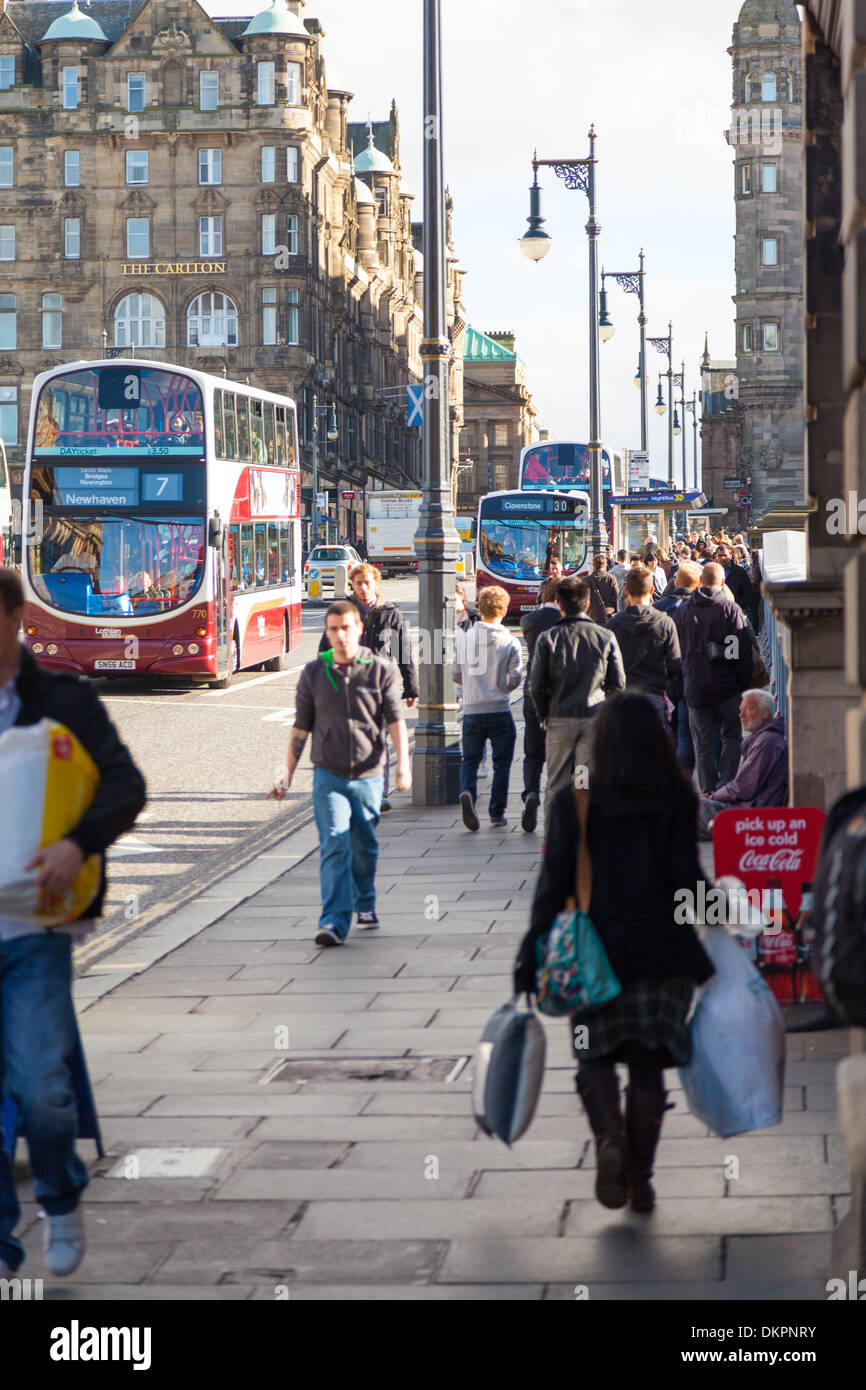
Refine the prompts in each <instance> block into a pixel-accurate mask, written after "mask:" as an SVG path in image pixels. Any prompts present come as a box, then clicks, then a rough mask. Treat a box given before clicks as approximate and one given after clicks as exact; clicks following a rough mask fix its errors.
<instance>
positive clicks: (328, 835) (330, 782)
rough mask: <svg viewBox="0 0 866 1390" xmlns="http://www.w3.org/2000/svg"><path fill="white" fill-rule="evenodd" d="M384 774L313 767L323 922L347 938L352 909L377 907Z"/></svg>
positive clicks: (367, 909) (359, 910)
mask: <svg viewBox="0 0 866 1390" xmlns="http://www.w3.org/2000/svg"><path fill="white" fill-rule="evenodd" d="M383 785H384V776H383V774H382V773H379V774H378V776H376V777H358V778H355V779H354V780H350V779H349V778H348V777H339V776H338V775H337V773H336V772H329V771H328V770H327V768H324V767H317V768H316V769H315V771H314V773H313V811H314V813H315V816H316V829H317V830H318V832H319V880H320V882H321V885H322V912H321V915H320V917H319V926H320V927H331V928H332V930H333V931H335V932H336V933H337V935H338V936H339V937H341V938H342V940H343V941H345V940H346V937H347V936H348V935H349V928H350V926H351V925H352V912H353V911H354V912H375V910H376V884H375V879H376V864H377V862H378V859H379V842H378V840H377V839H376V826H377V825H378V824H379V820H380V817H381V813H382V788H383Z"/></svg>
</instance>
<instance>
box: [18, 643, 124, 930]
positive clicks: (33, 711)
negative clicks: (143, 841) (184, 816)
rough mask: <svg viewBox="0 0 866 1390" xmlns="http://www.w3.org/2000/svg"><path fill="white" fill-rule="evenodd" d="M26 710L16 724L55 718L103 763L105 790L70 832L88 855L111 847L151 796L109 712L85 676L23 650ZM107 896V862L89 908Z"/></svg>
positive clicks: (21, 689) (94, 912)
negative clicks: (63, 670)
mask: <svg viewBox="0 0 866 1390" xmlns="http://www.w3.org/2000/svg"><path fill="white" fill-rule="evenodd" d="M16 689H17V691H18V697H19V699H20V700H21V709H20V710H19V712H18V718H17V719H16V720H15V724H16V726H19V725H26V724H38V722H39V720H40V719H53V720H56V721H57V723H58V724H64V725H65V726H66V728H67V729H69V730H70V732H71V733H73V734H74V735H75V737H76V738H77V739H78V741H79V743H81V744H82V745H83V746H84V747H85V748H86V749H87V752H88V753H89V754H90V756H91V758H92V759H93V761H94V762H95V763H96V766H97V767H98V768H99V776H100V783H99V789H98V791H97V793H96V797H95V798H94V801H93V803H92V805H91V806H90V807H89V808H88V810H87V811H85V813H84V815H83V816H82V817H81V820H80V821H79V822H78V824H77V825H76V826H75V828H74V829H73V830H71V831H70V833H69V834H68V835H67V836H66V837H65V838H66V839H67V840H72V841H73V843H74V844H76V845H78V847H79V849H80V850H81V852H82V854H83V855H84V856H85V858H87V857H88V856H89V855H91V854H104V853H105V851H106V850H107V849H108V846H109V845H111V844H113V843H114V841H115V840H116V839H118V838H119V837H120V836H121V835H125V834H126V832H127V831H128V830H131V829H132V827H133V825H134V824H135V821H136V818H137V817H138V814H139V812H140V811H141V809H142V807H143V806H144V804H145V802H146V800H147V789H146V787H145V783H144V778H143V777H142V775H141V773H140V772H139V770H138V768H137V767H136V765H135V763H134V762H133V761H132V757H131V756H130V753H129V750H128V749H127V747H126V745H125V744H123V743H121V741H120V736H119V735H118V732H117V730H116V729H115V727H114V725H113V724H112V722H111V720H110V719H109V717H108V715H107V714H106V712H105V708H104V706H103V705H102V702H101V701H100V699H99V697H98V695H97V694H96V692H95V691H94V690H93V688H92V687H91V685H90V683H89V682H88V681H87V680H86V679H85V678H84V677H83V676H72V675H66V674H65V673H60V672H56V671H49V670H47V669H46V668H45V667H44V666H39V665H38V664H37V662H36V661H35V660H34V658H33V657H32V656H31V655H30V653H29V652H28V651H27V650H26V648H23V647H22V649H21V670H20V672H19V675H18V680H17V682H16ZM104 897H105V864H104V862H103V868H102V882H101V884H100V887H99V894H98V896H97V898H96V899H95V901H94V902H93V903H92V904H91V906H90V907H88V908H87V911H86V912H85V913H83V916H85V917H99V916H100V915H101V913H102V904H103V899H104Z"/></svg>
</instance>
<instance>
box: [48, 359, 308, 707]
mask: <svg viewBox="0 0 866 1390" xmlns="http://www.w3.org/2000/svg"><path fill="white" fill-rule="evenodd" d="M300 493H301V488H300V471H299V467H298V451H297V420H296V412H295V405H294V402H293V401H292V400H290V399H289V398H288V397H286V396H278V395H273V394H272V393H270V392H267V391H258V390H256V389H255V388H253V387H251V386H246V385H242V384H241V383H239V382H233V381H227V380H225V379H224V378H222V377H214V376H209V375H207V374H206V373H204V372H197V371H193V370H191V369H190V368H187V367H177V366H171V365H168V364H166V363H163V362H149V361H145V360H140V359H135V360H133V359H128V360H127V359H122V360H119V359H113V360H104V361H96V362H73V363H69V364H67V365H66V366H63V367H56V368H53V369H52V370H51V371H49V372H43V373H42V374H41V375H40V376H37V377H36V379H35V381H34V383H33V393H32V399H31V408H30V423H29V428H28V436H27V457H26V466H25V473H24V492H23V496H24V500H25V504H26V503H27V502H28V501H29V503H30V504H31V507H33V504H35V503H41V505H42V520H41V525H40V527H39V529H38V533H37V534H35V535H34V538H33V540H32V541H31V540H29V539H28V540H27V543H26V544H25V546H24V562H23V566H22V568H23V578H24V587H25V598H26V608H25V614H24V633H25V640H26V642H27V645H28V647H29V648H30V650H31V651H32V652H33V654H34V655H35V656H36V657H38V659H39V660H40V661H42V662H44V663H45V664H46V665H48V666H52V667H54V668H55V669H57V670H66V671H76V672H84V673H85V674H87V675H95V676H102V675H106V674H107V675H115V676H116V675H120V674H123V675H134V674H138V675H142V676H147V677H149V678H158V677H161V676H184V677H193V678H198V679H202V680H206V681H209V682H210V683H211V684H212V685H216V686H226V685H228V683H229V682H230V681H231V678H232V676H233V674H234V673H235V672H236V671H238V670H241V669H242V668H244V667H249V666H259V665H262V664H264V665H266V666H267V667H268V668H269V669H271V670H283V669H284V668H285V666H286V665H287V664H288V654H289V652H290V651H291V650H292V649H293V648H294V647H295V646H296V645H297V644H298V642H299V641H300V635H301V573H300V570H301V538H300ZM25 510H26V505H25Z"/></svg>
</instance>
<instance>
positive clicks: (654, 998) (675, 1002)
mask: <svg viewBox="0 0 866 1390" xmlns="http://www.w3.org/2000/svg"><path fill="white" fill-rule="evenodd" d="M694 989H695V986H694V984H693V982H692V981H691V980H639V981H636V982H635V983H634V984H630V985H624V986H623V989H622V991H621V993H620V994H619V995H617V997H616V999H614V1000H612V1001H611V1003H610V1004H605V1006H604V1008H603V1009H599V1010H598V1011H597V1012H596V1013H584V1014H572V1015H571V1016H570V1022H571V1025H572V1032H571V1046H572V1051H573V1052H574V1055H575V1057H576V1058H577V1059H578V1060H581V1059H585V1060H586V1061H593V1060H595V1059H597V1058H600V1057H607V1056H609V1055H610V1054H611V1053H617V1052H618V1051H619V1049H620V1047H621V1046H622V1044H623V1043H625V1042H638V1043H642V1044H643V1046H644V1047H646V1048H649V1049H650V1050H651V1051H655V1050H656V1049H658V1050H659V1051H661V1053H662V1054H663V1056H664V1064H665V1066H667V1067H684V1066H687V1065H688V1063H689V1062H690V1061H691V1060H692V1039H691V1033H690V1031H689V1025H688V1022H687V1019H688V1017H689V1012H690V1010H691V1005H692V996H693V994H694Z"/></svg>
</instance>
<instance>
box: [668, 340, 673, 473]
mask: <svg viewBox="0 0 866 1390" xmlns="http://www.w3.org/2000/svg"><path fill="white" fill-rule="evenodd" d="M668 483H669V484H670V486H671V487H673V485H674V326H673V324H672V323H670V322H669V323H668Z"/></svg>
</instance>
